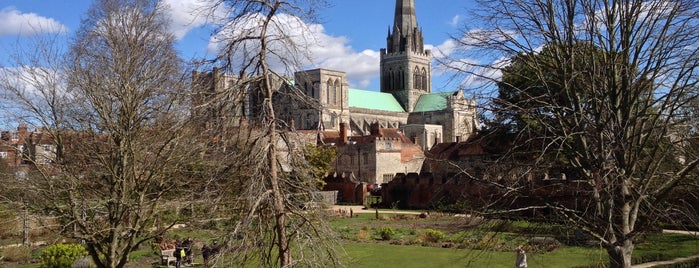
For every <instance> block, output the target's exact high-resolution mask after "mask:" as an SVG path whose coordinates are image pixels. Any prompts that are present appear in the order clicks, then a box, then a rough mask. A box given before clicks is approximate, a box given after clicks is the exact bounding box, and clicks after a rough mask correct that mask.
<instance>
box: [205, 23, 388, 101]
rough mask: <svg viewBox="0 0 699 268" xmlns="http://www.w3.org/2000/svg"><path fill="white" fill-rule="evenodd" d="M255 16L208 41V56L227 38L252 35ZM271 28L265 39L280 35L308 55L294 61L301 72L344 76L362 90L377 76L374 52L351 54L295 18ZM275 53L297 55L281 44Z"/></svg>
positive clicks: (337, 39) (341, 42)
mask: <svg viewBox="0 0 699 268" xmlns="http://www.w3.org/2000/svg"><path fill="white" fill-rule="evenodd" d="M259 19H260V17H259V16H250V17H248V18H247V20H246V21H239V22H236V23H233V24H230V25H228V27H225V29H226V30H224V31H223V32H219V33H218V34H216V35H214V36H212V37H211V39H210V42H209V52H210V53H214V54H217V53H218V52H219V51H220V50H221V48H222V47H223V44H224V43H225V42H226V40H227V37H230V36H236V35H242V34H249V33H254V32H256V30H255V27H256V26H257V21H259ZM274 20H275V21H276V22H277V23H276V24H275V25H278V27H280V28H279V29H272V30H271V31H270V32H269V35H272V36H273V35H278V34H279V33H280V32H281V33H283V34H284V35H286V36H288V37H290V38H291V40H293V42H294V43H295V44H296V46H297V47H299V48H301V49H304V50H306V51H308V52H309V55H308V58H307V59H303V58H298V60H299V61H301V64H302V65H304V66H303V67H304V68H308V69H312V68H326V69H332V70H338V71H343V72H346V73H347V77H348V79H349V80H350V84H351V86H352V87H362V88H364V87H366V86H368V85H369V83H370V81H371V80H372V79H374V78H376V77H378V75H379V52H378V51H374V50H364V51H361V52H357V51H355V50H354V49H353V48H352V47H351V46H350V45H349V42H350V40H349V39H347V38H346V37H344V36H330V35H328V34H327V33H325V28H324V27H323V25H320V24H306V23H305V22H303V21H301V20H300V19H299V18H297V17H292V16H289V15H285V14H280V15H277V16H275V18H274ZM273 47H274V48H272V49H274V50H275V53H279V55H280V57H288V58H291V55H297V54H298V53H295V52H294V51H289V50H287V49H288V48H289V47H288V46H284V45H283V44H276V45H273Z"/></svg>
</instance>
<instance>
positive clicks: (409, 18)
mask: <svg viewBox="0 0 699 268" xmlns="http://www.w3.org/2000/svg"><path fill="white" fill-rule="evenodd" d="M430 58H431V55H430V51H429V50H425V44H424V39H423V37H422V29H420V28H419V27H418V25H417V18H416V16H415V0H396V12H395V17H394V19H393V28H392V29H389V30H388V37H387V38H386V48H383V49H381V92H386V93H391V94H393V96H395V98H396V99H397V100H398V102H400V104H401V105H402V106H403V109H405V111H406V112H412V111H413V109H414V108H415V104H416V103H417V100H418V99H419V98H420V96H421V95H423V94H427V93H431V92H432V72H431V68H430V66H431V65H430Z"/></svg>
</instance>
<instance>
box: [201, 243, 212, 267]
mask: <svg viewBox="0 0 699 268" xmlns="http://www.w3.org/2000/svg"><path fill="white" fill-rule="evenodd" d="M201 256H202V257H204V266H206V267H208V266H209V258H210V257H211V247H209V244H207V243H204V245H203V246H202V247H201Z"/></svg>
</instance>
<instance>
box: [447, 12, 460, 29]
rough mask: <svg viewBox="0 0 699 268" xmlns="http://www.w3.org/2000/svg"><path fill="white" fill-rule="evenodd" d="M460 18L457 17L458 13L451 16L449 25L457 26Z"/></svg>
mask: <svg viewBox="0 0 699 268" xmlns="http://www.w3.org/2000/svg"><path fill="white" fill-rule="evenodd" d="M460 19H461V17H459V15H456V16H454V17H453V18H451V22H450V23H449V25H451V27H456V26H459V20H460Z"/></svg>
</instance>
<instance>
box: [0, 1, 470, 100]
mask: <svg viewBox="0 0 699 268" xmlns="http://www.w3.org/2000/svg"><path fill="white" fill-rule="evenodd" d="M161 1H164V2H166V3H167V4H168V5H169V6H170V8H171V10H170V14H171V17H172V24H171V29H170V30H171V32H172V33H173V34H174V35H175V36H176V37H177V38H178V44H177V49H178V50H179V51H180V53H181V56H182V57H183V58H185V59H192V58H199V57H207V56H210V55H212V53H213V50H214V49H215V45H214V44H212V40H213V38H212V32H211V28H210V27H209V26H210V25H209V24H208V22H207V20H206V19H205V18H204V17H202V16H198V15H197V14H198V12H196V10H200V9H201V7H202V6H203V4H202V3H201V1H210V0H161ZM91 2H92V1H91V0H69V1H54V0H2V1H0V64H2V65H3V66H7V65H9V64H8V63H7V58H6V56H5V55H8V54H9V53H10V52H11V51H12V50H13V49H14V48H13V47H14V46H16V44H17V43H18V42H21V40H23V39H26V38H31V37H32V36H36V35H41V34H45V33H58V34H60V35H65V36H67V37H70V35H72V33H73V31H75V30H76V29H77V28H78V27H79V24H80V19H81V18H83V17H84V16H85V15H84V14H85V12H86V11H87V9H88V7H89V5H90V4H91ZM331 2H332V6H331V7H330V8H328V9H325V10H322V11H321V18H320V19H321V21H322V23H321V24H319V25H312V26H313V27H312V28H313V29H314V32H315V35H316V37H317V40H320V41H319V42H318V43H315V44H313V46H312V47H311V51H312V53H313V58H314V62H313V63H312V64H313V65H314V66H309V68H328V69H334V70H340V71H345V72H347V74H348V77H349V79H350V86H352V87H355V88H362V89H368V90H378V86H379V85H378V75H379V50H380V49H381V48H384V47H385V46H386V34H387V31H388V28H389V26H390V25H392V23H393V12H394V5H395V1H394V0H335V1H332V0H331ZM415 2H416V3H415V5H416V9H417V17H418V24H419V25H420V27H421V28H422V29H423V32H424V35H425V44H426V45H427V46H428V48H431V49H432V50H433V51H434V52H437V51H441V52H444V53H447V54H448V53H449V52H450V51H451V49H452V45H451V44H452V42H450V41H449V35H450V34H456V33H457V32H458V27H459V26H460V25H461V24H462V23H463V22H464V20H465V19H467V18H468V9H469V8H472V7H470V5H471V2H470V1H464V0H439V1H434V0H416V1H415ZM437 3H438V4H437ZM434 75H436V77H435V79H434V81H433V90H434V91H447V90H453V87H454V86H453V85H449V84H447V83H446V78H445V77H442V78H440V77H439V74H438V73H435V74H434Z"/></svg>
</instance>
